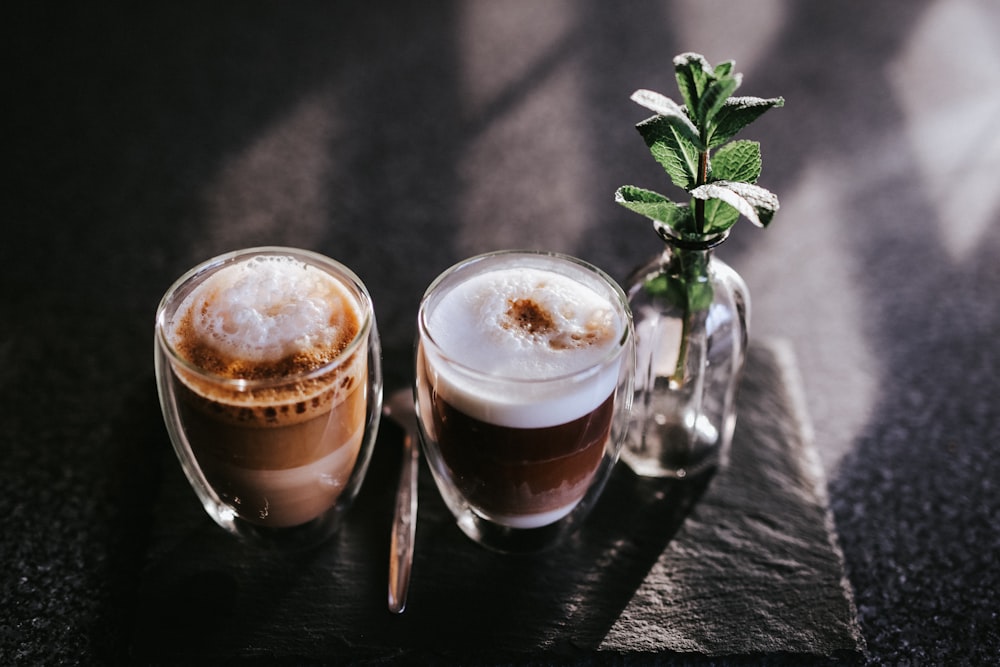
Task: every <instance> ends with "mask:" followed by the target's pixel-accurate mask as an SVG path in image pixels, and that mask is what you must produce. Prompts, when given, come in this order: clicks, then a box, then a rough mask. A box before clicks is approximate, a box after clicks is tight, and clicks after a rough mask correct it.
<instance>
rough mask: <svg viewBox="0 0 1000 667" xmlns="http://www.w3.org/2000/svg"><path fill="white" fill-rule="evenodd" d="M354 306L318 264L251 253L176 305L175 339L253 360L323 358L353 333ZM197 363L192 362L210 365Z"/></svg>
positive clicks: (227, 356)
mask: <svg viewBox="0 0 1000 667" xmlns="http://www.w3.org/2000/svg"><path fill="white" fill-rule="evenodd" d="M352 304H353V300H352V299H351V297H350V295H349V294H348V292H347V291H346V288H345V287H344V286H343V285H341V284H340V282H339V281H337V280H336V279H334V278H333V277H332V276H330V275H329V274H327V273H326V272H325V271H323V270H321V269H319V268H316V267H314V266H311V265H309V264H305V263H303V262H301V261H298V260H296V259H294V258H292V257H286V256H263V255H262V256H255V257H252V258H250V259H247V260H244V261H242V262H239V263H237V264H233V265H230V266H226V267H224V268H222V269H220V270H219V271H217V272H216V273H214V274H212V275H211V276H209V277H208V278H207V279H206V280H205V281H204V282H203V283H202V284H200V285H199V286H198V287H197V288H195V290H194V291H193V292H192V293H191V294H190V295H189V296H188V297H187V299H186V300H185V303H184V304H182V305H181V307H180V309H179V310H178V314H179V317H180V318H181V319H180V322H179V323H178V324H177V325H176V328H175V343H176V344H177V346H178V348H179V349H188V350H195V349H199V348H205V347H207V348H210V349H211V351H213V352H214V353H216V354H218V355H219V356H220V358H222V359H224V360H239V361H240V362H241V363H244V364H251V365H252V364H270V363H275V362H279V361H282V360H286V359H290V358H296V357H301V356H307V357H310V358H312V359H314V360H316V361H318V362H320V363H321V362H322V361H325V360H328V358H332V357H333V356H336V354H338V353H339V352H340V351H341V350H342V349H343V348H344V347H345V346H346V345H347V343H349V342H350V340H351V339H352V338H353V337H354V335H355V334H356V332H357V314H356V312H355V308H354V307H353V305H352ZM200 354H201V355H202V356H204V352H201V353H200ZM189 356H194V355H193V354H191V355H189ZM323 356H325V357H327V359H323V358H322V357H323ZM317 357H319V358H317ZM202 361H204V360H197V359H196V360H195V362H196V363H198V364H199V365H202V366H203V367H204V366H206V365H208V364H205V363H201V362H202ZM208 370H215V369H212V368H209V369H208Z"/></svg>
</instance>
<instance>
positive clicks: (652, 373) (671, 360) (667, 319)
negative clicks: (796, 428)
mask: <svg viewBox="0 0 1000 667" xmlns="http://www.w3.org/2000/svg"><path fill="white" fill-rule="evenodd" d="M657 232H658V233H659V234H660V236H661V238H663V240H664V241H665V242H666V248H665V249H664V251H663V252H662V253H661V254H660V255H658V256H657V257H655V258H654V259H653V260H652V261H650V262H649V263H647V264H645V265H644V266H641V267H639V268H638V269H637V270H636V271H634V272H633V273H632V275H631V276H630V278H629V279H628V280H627V282H626V291H627V293H628V297H629V305H630V306H631V308H632V314H633V317H634V319H635V332H636V372H635V396H634V399H633V402H632V416H631V423H630V424H629V432H628V437H627V439H626V442H625V446H624V447H623V449H622V458H623V459H624V460H625V462H626V463H627V464H628V465H629V466H630V467H631V468H632V469H633V470H634V471H635V472H636V473H637V474H639V475H642V476H648V477H675V478H682V477H688V476H691V475H696V474H699V473H702V472H705V471H708V470H712V469H715V468H716V467H718V466H721V465H725V464H726V463H727V462H728V458H729V449H730V444H731V441H732V435H733V429H734V427H735V425H736V412H735V399H736V392H737V389H738V386H739V382H740V377H741V374H742V371H743V365H744V361H745V358H746V349H747V337H748V329H747V326H748V322H749V314H750V299H749V293H748V291H747V287H746V283H744V282H743V279H742V278H741V277H740V275H739V274H738V273H736V271H734V270H733V269H732V268H731V267H730V266H729V265H727V264H726V263H725V262H723V261H722V260H720V259H718V258H717V257H714V256H713V252H712V249H713V248H714V247H715V246H717V245H719V244H720V243H722V242H723V241H724V240H725V239H726V236H728V232H724V233H721V234H718V235H714V236H710V235H697V236H696V235H686V236H678V235H677V234H675V233H674V232H672V231H671V230H670V229H669V228H667V227H666V226H663V225H657Z"/></svg>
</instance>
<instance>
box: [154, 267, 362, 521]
mask: <svg viewBox="0 0 1000 667" xmlns="http://www.w3.org/2000/svg"><path fill="white" fill-rule="evenodd" d="M178 301H179V305H177V306H176V307H175V308H172V309H171V312H170V313H168V314H167V315H166V316H165V317H164V321H163V323H162V327H161V337H162V338H161V344H162V345H163V346H164V348H165V349H167V350H169V357H170V375H169V378H170V387H171V390H172V396H173V399H174V400H175V401H176V412H177V416H178V424H179V426H178V429H179V431H180V432H182V433H183V440H184V442H185V443H186V444H187V447H188V448H189V450H190V453H191V456H192V457H193V460H194V462H195V464H196V467H197V472H198V474H199V475H200V476H203V478H204V481H205V483H206V484H207V487H208V488H210V489H211V490H212V492H213V493H214V494H215V496H217V497H218V499H219V500H220V501H221V502H222V503H223V504H224V505H226V506H228V507H229V508H231V509H232V511H233V512H234V513H235V514H236V515H237V516H238V517H239V518H240V519H242V520H243V521H246V522H249V523H250V524H253V525H256V526H259V527H264V528H288V527H292V526H298V525H300V524H305V523H307V522H309V521H312V520H314V519H316V518H317V517H320V516H321V515H323V514H324V513H325V512H326V511H327V510H329V509H330V508H331V507H332V506H334V504H335V503H336V502H337V500H338V498H339V497H340V495H341V494H342V493H343V492H344V489H345V487H347V485H348V483H349V480H351V478H352V474H353V473H354V471H355V468H356V466H357V464H358V459H359V454H360V452H361V449H362V442H363V440H364V438H365V431H366V415H367V414H368V410H367V407H368V399H369V396H368V386H369V382H368V372H369V369H368V350H367V347H368V341H367V338H368V335H369V331H368V329H366V328H365V322H366V319H367V318H368V313H366V310H365V308H366V307H365V305H364V304H363V302H362V300H361V298H360V297H359V295H358V294H357V292H356V290H355V289H354V288H353V286H352V285H351V284H350V283H349V282H348V281H346V280H345V279H344V278H343V277H341V276H338V275H335V274H334V273H332V272H331V271H329V270H327V269H325V268H321V267H320V266H318V265H317V264H316V263H312V262H309V261H303V259H301V258H298V257H295V256H292V255H284V254H280V253H279V254H274V253H271V254H254V255H251V256H249V257H248V258H243V259H241V260H239V261H234V262H230V263H227V264H225V265H224V266H222V267H221V268H219V269H218V270H216V271H214V272H212V273H211V274H210V275H208V276H207V277H205V278H204V279H203V280H201V281H198V282H197V283H196V284H194V286H193V287H192V288H190V289H189V290H188V291H187V293H186V294H185V295H184V296H183V299H180V298H178Z"/></svg>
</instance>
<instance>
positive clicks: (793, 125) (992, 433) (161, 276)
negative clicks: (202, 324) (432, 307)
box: [0, 0, 1000, 664]
mask: <svg viewBox="0 0 1000 667" xmlns="http://www.w3.org/2000/svg"><path fill="white" fill-rule="evenodd" d="M21 4H22V3H19V4H18V6H16V7H13V8H8V9H7V10H6V12H5V14H6V16H5V20H4V21H3V22H2V25H3V27H2V31H3V35H2V39H0V44H2V47H0V48H2V49H3V51H4V63H5V65H4V83H5V86H4V99H5V103H4V109H5V111H6V113H5V121H4V125H3V127H4V142H3V146H4V151H3V158H4V166H5V169H4V172H5V178H4V180H3V187H2V190H0V192H2V193H3V194H2V197H3V200H2V201H3V206H2V216H3V229H4V236H3V241H2V242H0V280H2V282H0V287H2V289H0V313H2V315H0V406H2V407H0V410H2V413H0V461H2V463H0V517H3V523H2V529H0V560H2V565H3V567H2V574H0V662H4V663H14V664H35V663H48V664H53V663H60V662H65V663H76V662H84V663H107V662H119V661H122V660H124V659H125V655H124V654H123V652H122V651H123V647H124V646H127V645H128V643H129V641H130V637H129V635H128V628H130V627H131V625H132V624H131V621H132V618H131V617H132V615H133V614H134V613H135V612H134V610H135V609H136V608H137V596H138V585H137V582H138V581H139V579H140V576H141V567H142V564H143V562H144V557H145V553H146V549H147V546H148V544H149V542H150V526H151V524H152V523H153V521H152V519H151V512H153V511H154V508H155V507H157V506H156V495H157V491H158V489H159V488H160V487H161V480H162V479H163V477H164V475H165V474H172V472H173V471H172V470H171V471H166V470H164V468H163V464H164V459H163V458H162V457H158V456H150V455H149V452H150V448H151V447H152V448H154V449H155V448H158V447H161V446H162V445H163V439H164V436H163V435H162V433H161V432H159V430H158V429H159V422H158V419H159V417H158V414H157V407H156V403H155V396H154V394H153V389H152V386H153V385H152V363H151V328H152V314H153V310H154V309H155V306H156V303H157V301H158V299H159V297H160V296H161V294H162V293H163V291H164V290H165V289H166V288H167V286H168V285H169V284H170V283H171V282H172V281H173V280H174V279H175V278H176V277H177V276H178V275H179V274H180V273H182V272H183V271H184V270H186V269H187V268H189V267H190V266H192V265H193V264H195V263H197V262H199V261H201V260H203V259H206V258H207V257H209V256H211V255H214V254H218V253H220V252H223V251H226V250H230V249H234V248H237V247H245V246H251V245H259V244H286V245H296V246H301V247H307V248H310V249H314V250H317V251H320V252H323V253H325V254H328V255H330V256H332V257H335V258H338V259H341V260H343V261H345V262H346V263H348V264H349V265H351V266H352V267H353V268H354V269H355V270H356V271H357V272H358V273H359V274H360V275H361V276H362V278H363V279H364V280H365V281H366V282H367V283H368V285H369V287H370V288H371V291H372V293H373V296H374V299H375V302H376V305H377V308H378V314H379V324H380V327H381V329H382V334H383V337H384V342H385V345H386V365H387V368H388V369H389V382H390V384H392V383H395V384H398V383H400V382H402V380H403V379H404V376H405V370H403V369H405V366H406V361H407V359H408V356H409V345H410V338H411V335H412V325H411V323H412V319H413V316H414V314H415V312H416V304H417V301H418V299H419V296H420V294H421V292H422V291H423V288H424V286H426V284H427V283H428V282H429V281H430V280H431V279H432V278H433V277H434V276H435V275H437V274H438V273H439V272H440V271H441V270H442V269H444V268H445V267H446V266H448V265H450V264H451V263H453V262H454V261H456V260H458V259H460V258H462V257H465V256H467V255H470V254H473V253H475V252H479V251H485V250H491V249H495V248H499V247H532V248H544V249H551V250H560V251H565V252H569V253H572V254H575V255H578V256H580V257H583V258H585V259H587V260H590V261H592V262H594V263H596V264H598V265H600V266H602V267H603V268H605V269H606V270H608V271H609V272H610V273H611V274H612V275H615V276H616V277H623V276H624V275H625V274H626V273H627V272H628V270H629V269H630V268H631V267H632V266H634V265H635V264H637V263H638V262H640V261H642V260H644V259H645V258H647V257H648V256H649V255H650V254H652V253H653V252H655V251H656V250H657V248H656V240H655V237H654V236H653V235H652V233H651V231H650V230H649V228H648V226H647V225H646V224H645V223H644V222H643V221H642V219H640V218H638V217H636V216H633V215H631V214H629V213H628V212H626V211H624V210H623V209H619V208H618V207H616V206H615V205H614V203H613V202H612V200H611V193H612V192H613V191H614V189H615V188H616V187H617V186H619V185H621V184H624V183H635V184H638V185H643V186H646V187H652V188H654V189H658V188H666V187H668V186H666V185H664V180H663V177H662V174H661V173H660V172H659V171H658V168H657V167H656V165H655V163H653V161H652V159H651V158H650V157H649V155H648V153H647V152H646V150H645V148H644V147H643V145H642V143H641V140H640V139H639V138H638V135H637V134H636V133H635V132H634V130H633V129H632V124H634V123H635V122H637V121H638V120H641V119H642V118H643V117H644V115H645V114H644V113H643V111H642V110H641V109H639V108H638V107H636V106H635V105H634V104H632V103H631V102H629V101H628V96H629V94H631V92H632V91H633V90H634V89H636V88H640V87H646V88H652V89H655V90H660V91H661V92H664V93H667V94H670V95H674V94H675V93H674V90H675V89H674V84H673V80H672V75H671V72H670V66H669V63H670V59H671V57H672V56H673V55H674V54H675V53H678V52H680V51H683V50H697V51H700V52H702V53H705V54H706V55H707V56H708V57H709V58H710V60H712V61H713V62H715V61H718V60H722V59H727V58H734V59H736V61H737V69H738V70H740V71H742V72H743V73H744V76H745V79H744V82H745V83H744V86H743V89H742V92H744V93H745V94H751V95H760V96H772V95H783V96H784V97H785V98H786V100H787V105H786V107H785V108H784V109H781V110H778V111H774V112H771V113H769V114H768V115H767V116H765V117H764V118H763V119H762V120H761V121H760V122H758V123H757V124H755V125H754V126H752V128H751V129H750V130H749V131H748V133H747V136H749V137H752V138H755V139H759V140H760V141H761V142H762V143H763V152H764V160H765V167H764V175H763V177H762V179H761V182H762V184H763V185H765V186H766V187H768V188H770V189H772V190H773V191H775V192H777V193H778V194H779V195H780V196H781V199H782V204H783V208H782V211H780V212H779V214H778V216H777V218H776V219H775V222H774V223H773V225H772V226H771V227H770V228H769V229H768V230H766V231H763V232H761V231H759V230H755V229H753V228H751V227H750V226H748V225H743V224H741V225H740V228H738V229H737V230H736V231H735V232H734V234H733V236H732V238H731V239H730V240H729V241H728V242H727V244H726V245H725V246H724V247H723V248H722V249H721V250H720V255H721V256H722V257H723V258H725V259H726V260H727V261H729V262H730V263H731V264H732V265H733V266H734V267H735V268H736V269H737V270H738V271H740V272H741V273H742V274H743V275H744V277H745V278H746V279H747V281H748V283H749V285H750V289H751V291H752V293H753V296H754V314H753V334H752V335H753V336H755V337H758V338H760V339H766V338H770V337H782V338H787V339H788V340H790V342H791V344H792V348H793V349H794V352H795V354H796V358H797V359H798V361H799V365H800V368H801V372H802V376H803V384H804V388H805V396H806V399H807V407H808V411H809V414H810V415H811V416H812V421H813V424H814V427H815V443H816V446H817V448H818V451H819V454H820V456H821V459H822V462H823V465H824V467H825V471H826V478H827V480H828V492H829V497H830V504H831V508H832V511H833V517H834V520H835V525H836V531H837V535H838V538H839V542H840V546H841V547H842V548H843V552H844V557H845V562H846V569H847V574H848V577H849V581H850V584H851V585H852V587H853V590H854V594H855V602H856V604H857V609H858V620H859V623H860V628H861V631H862V634H863V635H864V638H865V640H866V642H867V646H868V650H869V652H870V661H871V662H872V663H875V664H977V663H987V664H988V663H990V662H992V661H994V660H995V656H996V654H997V652H998V651H1000V630H998V627H1000V619H998V618H997V609H998V607H1000V604H998V602H1000V600H998V598H1000V595H998V593H997V591H998V590H1000V570H998V567H997V566H996V564H995V554H996V553H997V552H998V551H1000V485H998V484H997V482H996V480H997V479H998V476H1000V475H998V472H1000V470H998V469H1000V457H997V456H996V455H995V453H996V451H997V449H998V440H1000V410H998V408H997V406H996V403H995V401H996V397H997V396H998V395H1000V372H998V371H1000V343H998V342H997V339H996V336H997V333H998V332H1000V309H998V307H997V296H996V295H997V287H998V285H1000V261H998V257H1000V229H998V227H997V225H996V223H997V222H998V221H1000V220H998V218H1000V194H998V188H997V186H996V184H995V181H996V173H998V170H1000V135H998V134H997V133H996V122H997V118H1000V93H998V92H997V91H998V90H1000V73H998V72H1000V46H998V41H997V39H996V35H997V34H1000V9H998V8H997V6H996V4H995V3H992V2H990V1H989V0H936V1H927V0H918V1H910V2H903V1H889V0H875V1H866V2H861V1H860V0H859V1H853V2H847V3H796V2H792V1H790V0H785V1H782V0H767V1H760V2H753V3H739V4H738V5H737V3H723V2H696V1H694V0H688V1H685V2H658V3H654V2H635V1H629V2H616V3H608V2H597V1H596V0H583V1H578V2H569V1H568V0H567V1H564V2H545V3H536V2H527V1H519V2H503V3H491V2H485V1H483V2H434V3H403V2H368V3H309V2H300V3H294V4H292V3H254V2H251V3H224V4H212V5H206V4H205V3H158V4H156V5H150V4H148V3H144V4H127V5H125V4H123V5H121V6H118V5H116V4H113V3H102V4H99V5H98V4H95V5H93V6H89V5H82V4H69V5H63V4H48V3H23V6H21ZM751 660H752V661H756V660H763V658H761V657H760V656H757V657H756V658H752V659H751Z"/></svg>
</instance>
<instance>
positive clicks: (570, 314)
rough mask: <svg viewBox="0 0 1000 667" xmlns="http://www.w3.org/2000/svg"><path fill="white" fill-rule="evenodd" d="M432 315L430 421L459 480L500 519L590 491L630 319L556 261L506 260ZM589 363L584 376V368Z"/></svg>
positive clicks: (564, 506) (426, 404) (547, 510)
mask: <svg viewBox="0 0 1000 667" xmlns="http://www.w3.org/2000/svg"><path fill="white" fill-rule="evenodd" d="M441 291H442V292H443V293H442V294H441V295H440V296H439V297H438V298H437V299H436V300H435V301H434V303H433V304H432V305H431V306H430V307H429V308H428V310H427V312H425V313H424V314H423V317H424V320H423V322H422V324H423V326H424V330H425V332H426V335H427V337H428V339H429V340H431V341H433V345H426V344H424V343H423V342H422V343H421V346H420V350H419V353H418V360H417V372H418V376H419V377H418V383H419V387H418V391H419V392H420V394H419V396H420V399H421V400H420V402H421V406H420V409H421V413H422V421H423V423H424V424H425V428H427V429H428V435H429V436H430V437H431V439H432V440H433V441H434V444H435V446H436V447H437V448H438V449H439V451H440V454H441V458H442V460H443V461H444V464H445V465H446V466H447V468H448V471H449V475H450V477H451V482H452V484H454V486H455V487H456V488H457V489H458V490H459V491H460V492H461V494H462V495H463V496H464V497H465V498H466V500H467V501H468V502H469V503H470V504H471V505H472V506H473V507H475V508H476V510H477V511H478V512H480V513H481V514H483V515H484V516H486V517H487V518H489V519H490V520H492V521H495V522H497V523H500V524H503V525H508V526H512V527H517V528H534V527H539V526H543V525H547V524H549V523H552V522H554V521H556V520H558V519H560V518H561V517H563V516H565V515H566V514H568V513H569V512H571V511H572V509H573V508H574V507H575V505H576V504H577V503H578V502H579V501H580V499H581V498H582V497H583V495H584V494H585V493H586V490H587V488H588V487H589V484H590V480H591V479H592V477H593V475H594V473H595V472H596V470H597V468H598V466H599V464H600V462H601V459H602V457H603V454H604V451H605V446H606V443H607V440H608V435H609V432H610V427H611V421H612V415H613V411H614V410H613V406H614V392H615V388H616V386H617V383H618V377H619V370H620V359H619V360H616V361H615V362H614V363H607V361H608V360H609V358H611V357H612V356H613V355H614V354H615V353H616V351H617V349H618V346H619V343H620V341H621V338H622V334H623V331H624V328H625V326H626V323H625V322H624V321H622V318H621V317H620V316H619V315H618V314H617V311H616V310H615V308H614V306H613V304H612V303H611V302H610V301H609V299H608V298H607V297H605V296H604V295H603V294H601V293H599V292H598V291H596V290H595V289H594V288H591V287H590V286H588V285H587V284H585V283H584V282H583V281H582V280H576V279H574V278H572V277H569V276H566V275H563V273H561V272H560V271H558V270H556V269H555V268H553V269H552V270H549V269H547V268H539V267H527V266H513V267H501V268H497V269H493V270H488V271H484V272H482V273H480V274H476V275H473V276H471V277H469V278H467V279H466V280H464V281H462V282H459V283H457V284H455V285H454V286H451V287H450V288H449V289H447V290H441ZM580 374H583V375H584V376H585V377H582V378H581V377H579V376H580Z"/></svg>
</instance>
